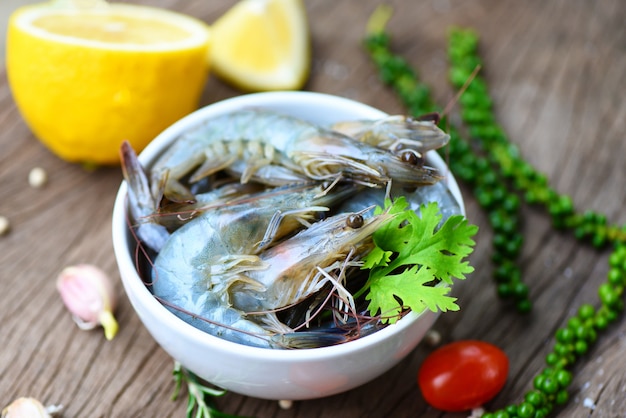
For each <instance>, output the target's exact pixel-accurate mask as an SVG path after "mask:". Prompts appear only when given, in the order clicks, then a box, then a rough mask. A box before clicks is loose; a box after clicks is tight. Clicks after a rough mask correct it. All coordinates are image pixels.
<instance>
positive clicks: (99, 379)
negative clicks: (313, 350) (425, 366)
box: [0, 0, 626, 418]
mask: <svg viewBox="0 0 626 418" xmlns="http://www.w3.org/2000/svg"><path fill="white" fill-rule="evenodd" d="M141 3H144V4H152V5H157V6H160V7H165V8H171V9H175V10H179V11H182V12H185V13H188V14H190V15H193V16H196V17H198V18H201V19H203V20H205V21H207V22H213V21H214V20H215V19H216V18H217V17H218V16H220V15H221V14H222V13H223V12H224V11H225V10H226V9H227V8H229V7H230V6H232V5H233V4H234V1H225V0H222V1H211V2H207V1H205V0H193V1H175V0H151V1H149V0H144V1H141ZM378 3H380V2H378V1H374V0H358V1H356V0H353V1H336V0H308V1H307V4H306V5H307V9H308V13H309V19H310V25H311V32H312V41H313V66H312V74H311V78H310V81H309V82H308V84H307V85H306V87H305V89H306V90H311V91H317V92H324V93H331V94H336V95H340V96H345V97H348V98H351V99H355V100H359V101H362V102H364V103H367V104H369V105H372V106H375V107H377V108H380V109H382V110H384V111H386V112H388V113H401V112H403V111H404V110H403V107H402V105H401V104H400V102H399V101H398V100H397V98H396V97H395V96H394V94H393V93H392V92H391V91H389V90H388V89H387V88H386V87H385V86H383V85H382V84H381V82H379V81H378V78H377V74H376V72H375V69H374V67H373V66H372V64H371V63H370V61H369V59H368V57H367V55H366V53H365V52H364V50H363V48H362V44H361V42H362V37H363V34H364V31H365V25H366V22H367V19H368V17H369V15H370V14H371V13H372V11H373V10H374V8H375V6H376V5H377V4H378ZM389 3H390V4H391V5H392V6H393V7H394V9H395V14H394V16H393V18H392V20H391V22H390V25H389V28H390V33H391V35H392V38H393V48H394V50H395V51H396V52H398V53H400V54H402V55H404V56H405V57H406V58H407V59H408V60H409V61H410V62H411V63H412V64H413V65H414V66H415V67H416V68H417V69H418V71H419V72H420V74H421V75H422V78H423V79H424V80H426V81H427V82H428V83H430V84H431V85H432V87H433V92H434V94H435V97H436V99H437V100H438V101H439V102H440V103H442V104H445V103H447V102H448V101H449V100H451V98H452V97H453V92H452V91H451V89H450V88H449V86H448V84H447V82H446V70H447V64H446V54H445V49H446V33H447V30H448V28H449V27H450V26H451V25H463V26H469V27H473V28H475V29H476V30H477V31H478V32H479V33H480V35H481V46H480V49H481V54H482V56H483V57H484V62H485V67H484V69H483V73H482V74H483V75H484V77H485V78H486V79H487V81H488V84H489V87H490V91H491V94H492V96H493V98H494V101H495V111H496V114H497V118H498V121H499V122H500V123H501V124H502V126H503V127H504V128H505V130H506V131H507V133H508V134H509V138H510V140H511V141H512V142H514V143H515V144H517V145H519V147H520V149H521V151H522V153H523V155H524V156H525V158H526V159H527V160H528V161H529V162H530V163H532V164H533V165H534V166H535V167H536V168H537V169H538V170H539V171H541V172H544V173H545V174H546V175H547V176H548V178H549V180H550V182H551V184H552V185H553V186H554V187H555V188H556V189H557V190H558V191H559V192H560V193H565V194H568V195H570V196H571V197H572V198H573V200H574V202H575V205H576V207H577V208H578V209H579V210H581V211H583V210H587V209H589V210H594V211H599V212H603V213H605V214H606V215H607V217H608V219H609V220H610V221H611V222H615V223H625V222H626V213H625V212H624V210H623V207H624V206H625V204H626V190H625V189H626V188H625V186H624V179H625V178H626V164H624V155H626V141H624V132H626V101H625V100H624V98H625V97H626V87H625V84H624V83H625V81H624V80H626V79H625V78H624V74H626V32H625V31H626V26H625V24H624V22H625V21H626V3H624V2H623V1H622V0H597V1H589V0H587V1H586V0H555V1H549V2H548V1H543V0H528V1H497V0H466V1H453V0H432V1H422V2H415V1H411V0H395V1H390V2H389ZM239 94H241V92H239V91H237V90H234V89H232V88H230V87H228V86H226V85H224V84H223V83H222V82H220V81H219V80H218V79H216V78H214V77H211V78H210V80H209V82H208V84H207V87H206V90H205V94H204V96H203V99H202V104H203V105H206V104H210V103H213V102H216V101H218V100H221V99H224V98H228V97H232V96H235V95H239ZM33 167H42V168H44V169H45V170H46V171H47V172H48V174H49V183H48V184H47V186H46V187H44V188H43V189H34V188H32V187H30V186H29V184H28V181H27V177H28V173H29V171H30V169H31V168H33ZM121 178H122V177H121V173H120V170H119V168H117V167H112V168H101V169H98V170H96V171H86V170H84V169H83V168H82V167H80V166H78V165H72V164H68V163H65V162H63V161H61V160H59V159H58V158H56V157H55V156H53V155H52V154H50V153H49V152H48V151H47V150H46V149H45V148H44V147H43V146H42V145H40V144H39V142H38V141H37V140H36V139H35V138H34V137H33V135H32V133H31V132H30V131H29V129H28V127H27V126H26V125H25V124H24V121H23V120H22V119H21V117H20V114H19V113H18V110H17V109H16V107H15V104H14V102H13V99H12V96H11V92H10V89H9V87H8V85H7V79H6V72H5V71H4V70H0V215H2V216H5V217H7V218H8V219H9V220H10V222H11V230H10V232H9V233H8V234H7V235H5V236H2V237H0V266H1V267H0V295H2V303H1V304H0V324H2V325H1V326H0V335H1V338H0V341H1V342H0V405H6V404H8V403H9V402H10V401H11V400H12V399H14V398H16V397H18V396H24V395H28V396H33V397H36V398H38V399H40V400H41V401H42V402H44V403H45V404H63V405H64V406H65V412H64V415H63V416H64V417H166V416H173V417H182V416H184V415H185V402H184V396H183V397H181V398H180V399H179V400H178V401H172V400H171V399H170V397H171V394H172V391H173V388H174V386H173V380H172V374H171V372H172V366H173V362H172V360H171V359H170V358H169V357H168V355H167V354H166V353H165V352H164V351H162V350H161V349H160V347H159V346H158V345H157V344H156V343H155V342H154V340H153V339H152V337H151V336H150V335H149V334H148V332H147V331H146V330H145V329H144V327H143V326H142V324H141V322H140V321H139V318H138V317H137V315H136V314H135V313H134V311H133V310H132V308H131V306H130V304H129V302H128V299H127V298H126V296H125V295H124V291H123V289H122V286H121V283H120V282H119V274H118V272H117V267H116V263H115V259H114V256H113V249H112V244H111V225H110V222H111V211H112V207H113V200H114V196H115V193H116V191H117V188H118V186H119V184H120V181H121ZM463 193H464V197H465V199H466V205H467V215H468V218H469V219H470V221H471V222H472V223H475V224H477V225H479V226H480V232H479V234H478V236H477V245H476V248H475V251H474V253H473V255H472V257H471V263H472V265H473V266H474V267H475V269H476V271H475V272H474V273H473V274H472V275H471V277H470V278H469V279H468V280H466V281H465V282H463V283H461V284H460V285H458V286H457V287H456V288H455V293H456V294H457V295H458V297H459V304H460V306H461V310H460V311H459V312H454V313H446V314H444V315H442V316H441V317H440V319H439V320H438V321H437V323H436V324H435V326H434V329H436V330H437V331H438V332H439V333H440V334H441V336H442V339H443V342H449V341H453V340H459V339H467V338H473V339H481V340H485V341H490V342H493V343H495V344H497V345H498V346H500V347H501V348H502V349H504V350H505V352H506V353H507V355H508V356H509V358H510V361H511V364H510V366H511V368H510V375H509V380H508V382H507V384H506V386H505V388H504V389H503V390H502V392H501V393H500V394H499V395H498V396H497V397H496V398H495V399H494V400H493V401H492V402H491V403H489V404H488V405H487V407H488V408H489V409H493V408H497V407H501V406H504V405H507V404H510V403H514V402H519V401H520V400H521V399H522V397H523V394H524V393H525V392H526V391H527V390H528V389H529V388H530V382H531V380H532V377H533V376H534V375H535V374H536V373H537V372H538V371H540V370H541V369H542V368H543V367H544V357H545V355H546V354H547V353H548V352H549V351H550V350H551V347H552V344H553V340H552V337H553V335H554V332H555V330H556V329H557V328H558V327H559V326H562V325H563V324H564V323H565V321H566V320H567V318H568V317H569V316H571V315H572V314H573V313H574V312H575V310H576V309H577V307H578V306H580V304H582V303H585V302H589V303H592V304H594V305H598V303H599V302H598V298H597V288H598V285H599V284H600V283H602V282H603V281H604V280H605V277H606V273H607V270H608V264H607V259H608V252H607V251H601V252H598V251H596V250H593V249H592V248H591V247H589V246H587V245H585V244H581V243H580V242H578V241H577V240H575V239H574V237H573V236H572V235H571V234H569V233H557V232H554V230H553V229H552V228H551V226H550V221H549V219H548V217H547V216H546V214H545V213H544V212H543V211H542V210H539V209H534V208H525V209H524V211H523V215H524V234H525V245H524V249H523V253H522V256H521V263H522V267H523V276H524V277H523V280H524V281H525V282H526V283H527V284H528V285H529V286H530V296H531V299H532V300H533V302H534V309H533V311H532V313H531V314H530V315H527V316H521V315H519V314H517V313H516V312H514V311H512V310H510V309H509V308H507V307H506V306H504V305H503V304H502V303H501V302H499V300H498V299H497V297H496V294H495V286H494V284H493V282H492V278H491V272H492V267H491V262H490V257H491V253H492V251H491V240H490V238H491V231H490V228H489V226H488V224H487V223H486V218H485V215H484V213H483V212H482V211H481V210H480V208H479V207H478V206H477V204H476V202H475V200H474V199H473V197H472V196H471V193H470V191H469V190H468V189H467V188H466V187H465V186H463ZM84 262H87V263H93V264H96V265H98V266H100V267H101V268H103V269H104V270H105V271H107V272H108V273H109V274H110V275H111V276H112V277H113V278H114V279H115V282H116V291H117V293H118V295H119V300H120V303H119V308H118V309H117V312H116V316H117V318H118V321H119V323H120V327H121V328H120V332H119V334H118V335H117V337H116V338H115V339H114V340H113V341H110V342H108V341H106V340H105V339H104V337H103V334H102V333H101V332H100V331H92V332H84V331H80V330H78V329H77V328H76V327H75V326H74V323H73V322H72V320H71V319H70V316H69V314H68V312H67V311H66V310H65V308H64V306H63V305H62V303H61V300H60V298H59V296H58V294H57V292H56V290H55V279H56V276H57V274H58V273H59V272H60V271H61V270H62V269H63V268H64V267H65V266H68V265H72V264H76V263H84ZM625 332H626V320H624V319H623V318H620V320H619V321H617V322H616V323H614V324H613V325H612V326H611V327H610V328H609V329H608V330H607V331H606V332H605V333H603V334H602V335H601V337H600V338H599V340H598V341H597V343H596V344H595V345H594V346H593V349H592V350H590V352H589V354H588V355H586V356H585V357H584V358H582V360H581V361H580V362H579V364H577V366H576V367H575V368H574V376H575V377H574V381H573V383H572V385H571V387H570V393H571V400H570V402H569V403H568V404H567V405H566V406H565V407H564V408H561V409H560V410H559V411H557V412H556V413H555V414H554V415H555V416H561V417H584V416H593V417H596V416H597V417H624V416H626V400H625V398H626V361H625V360H624V358H625V354H626V337H625ZM431 350H432V347H429V346H427V345H425V344H422V345H420V346H419V347H418V348H417V349H416V350H415V351H414V352H412V353H410V354H409V356H408V357H407V358H406V359H405V360H403V361H402V362H401V363H400V364H399V365H398V366H397V367H395V368H393V369H392V370H390V371H389V372H388V373H386V374H384V375H383V376H381V377H380V378H378V379H376V380H374V381H372V382H371V383H368V384H366V385H364V386H362V387H359V388H357V389H354V390H352V391H349V392H347V393H344V394H340V395H336V396H333V397H330V398H326V399H319V400H310V401H302V402H296V403H295V404H294V405H293V407H292V408H291V409H289V410H283V409H281V408H280V407H279V405H278V404H277V402H274V401H265V400H258V399H252V398H248V397H244V396H240V395H238V394H235V393H228V394H226V395H225V396H224V397H223V398H220V399H219V400H218V404H219V407H220V408H221V409H222V410H223V411H225V412H228V413H232V414H241V415H247V416H256V417H322V416H324V417H325V416H341V417H344V418H352V417H416V416H423V417H439V416H446V417H462V416H466V415H467V414H443V413H441V412H439V411H436V410H433V409H432V408H429V407H428V406H427V405H426V404H425V403H424V401H423V399H422V398H421V395H420V393H419V391H418V388H417V385H416V382H415V376H416V372H417V370H418V368H419V366H420V364H421V362H422V361H423V359H424V358H425V356H426V355H427V354H428V353H429V352H430V351H431ZM592 406H595V410H593V409H592V408H591V407H592Z"/></svg>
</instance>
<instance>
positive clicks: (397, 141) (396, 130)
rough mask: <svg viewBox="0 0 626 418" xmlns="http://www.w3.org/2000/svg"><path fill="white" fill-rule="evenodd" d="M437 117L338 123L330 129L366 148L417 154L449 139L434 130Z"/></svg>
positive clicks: (441, 132)
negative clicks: (406, 151) (357, 141)
mask: <svg viewBox="0 0 626 418" xmlns="http://www.w3.org/2000/svg"><path fill="white" fill-rule="evenodd" d="M437 122H438V118H437V117H430V115H429V117H424V118H412V117H410V116H404V115H393V116H388V117H386V118H382V119H376V120H356V121H345V122H338V123H335V124H334V125H332V127H331V128H332V129H333V130H336V131H338V132H342V133H344V134H346V135H348V136H351V137H353V138H355V139H358V140H359V141H363V142H365V143H368V144H370V145H374V146H377V147H380V148H384V149H387V150H389V151H391V152H394V153H400V152H402V151H403V150H413V151H416V152H419V153H420V154H422V155H423V154H425V153H426V152H427V151H430V150H434V149H439V148H441V147H443V146H445V145H446V144H447V143H448V141H449V140H450V135H448V134H446V133H445V132H443V131H442V130H441V129H439V128H438V127H437Z"/></svg>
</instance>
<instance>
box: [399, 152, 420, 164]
mask: <svg viewBox="0 0 626 418" xmlns="http://www.w3.org/2000/svg"><path fill="white" fill-rule="evenodd" d="M400 159H401V160H402V162H404V163H407V164H410V165H413V166H416V167H421V166H423V165H424V157H422V154H420V153H419V152H417V151H413V150H406V151H403V152H402V154H400Z"/></svg>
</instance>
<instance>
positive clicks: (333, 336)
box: [270, 330, 348, 349]
mask: <svg viewBox="0 0 626 418" xmlns="http://www.w3.org/2000/svg"><path fill="white" fill-rule="evenodd" d="M346 341H348V337H347V335H346V334H345V333H343V332H342V333H339V332H336V331H335V330H331V331H326V332H324V331H299V332H289V333H286V334H275V335H272V336H271V337H270V344H271V345H273V346H275V347H277V348H294V349H295V348H319V347H328V346H331V345H337V344H342V343H345V342H346Z"/></svg>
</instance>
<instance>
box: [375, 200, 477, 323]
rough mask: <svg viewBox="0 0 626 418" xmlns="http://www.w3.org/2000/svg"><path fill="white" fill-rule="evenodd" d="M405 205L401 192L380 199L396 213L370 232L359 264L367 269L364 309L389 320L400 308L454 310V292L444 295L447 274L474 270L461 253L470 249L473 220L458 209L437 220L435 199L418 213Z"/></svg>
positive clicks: (456, 275) (448, 281) (461, 274)
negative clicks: (398, 195)
mask: <svg viewBox="0 0 626 418" xmlns="http://www.w3.org/2000/svg"><path fill="white" fill-rule="evenodd" d="M407 206H408V205H407V203H406V200H405V199H404V198H403V197H401V198H399V199H397V200H396V201H394V202H393V203H391V202H386V210H388V211H390V212H391V213H398V214H399V215H398V216H395V217H394V218H392V219H390V220H389V221H388V222H386V223H385V224H384V225H383V226H382V227H381V228H379V230H378V231H376V233H374V242H375V244H376V247H375V249H374V250H373V251H372V252H370V253H369V254H368V255H367V256H366V257H365V259H364V268H369V269H370V275H369V279H368V283H367V284H366V286H367V287H368V288H369V289H368V290H369V293H368V294H367V296H366V299H367V300H368V301H369V302H370V303H369V311H370V312H371V313H378V312H380V313H381V314H382V316H383V317H384V318H386V319H385V320H384V321H385V322H387V321H388V322H391V323H393V322H395V321H396V320H397V318H398V317H399V314H400V313H401V312H402V311H403V310H404V309H406V308H410V309H411V310H413V311H416V312H421V311H423V310H424V309H425V308H428V309H430V310H432V311H437V310H441V311H447V310H458V309H459V307H458V305H457V304H456V303H455V301H456V298H454V297H452V296H449V295H448V294H449V292H450V285H451V284H452V280H453V278H456V279H459V280H463V279H465V275H466V274H469V273H471V272H472V271H474V268H473V267H472V266H470V265H469V263H468V262H467V261H463V259H464V258H465V257H467V256H468V255H469V254H471V252H472V251H473V246H474V244H475V242H474V240H473V239H472V237H473V236H474V235H475V234H476V232H477V231H478V227H477V226H475V225H469V224H468V222H467V219H466V218H465V217H464V216H461V215H453V216H451V217H449V218H448V219H447V220H446V221H445V222H444V223H443V225H441V226H439V224H440V222H441V218H442V216H441V214H440V213H439V207H438V205H437V203H435V202H431V203H429V204H427V205H423V206H421V207H420V210H419V212H420V214H419V216H418V214H417V213H415V212H414V211H412V210H407Z"/></svg>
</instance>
